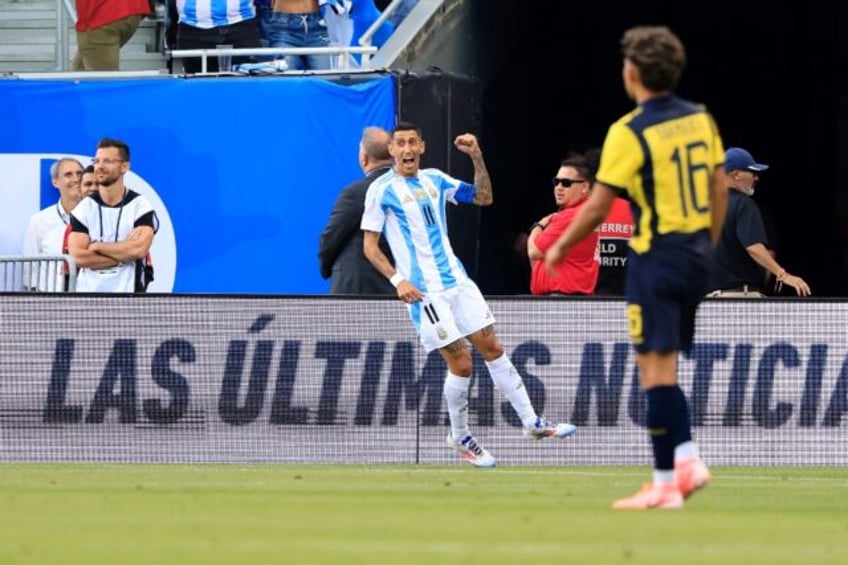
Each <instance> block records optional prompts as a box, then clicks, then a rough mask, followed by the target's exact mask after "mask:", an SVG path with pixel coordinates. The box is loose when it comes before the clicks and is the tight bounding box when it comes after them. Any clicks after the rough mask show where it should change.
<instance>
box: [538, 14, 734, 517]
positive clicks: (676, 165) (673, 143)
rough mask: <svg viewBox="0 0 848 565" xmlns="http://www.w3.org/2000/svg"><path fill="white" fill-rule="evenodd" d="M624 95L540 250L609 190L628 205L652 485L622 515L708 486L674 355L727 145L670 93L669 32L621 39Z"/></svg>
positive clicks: (587, 226) (575, 233)
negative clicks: (569, 211) (583, 182)
mask: <svg viewBox="0 0 848 565" xmlns="http://www.w3.org/2000/svg"><path fill="white" fill-rule="evenodd" d="M621 46H622V55H623V58H624V67H623V71H622V77H623V79H624V89H625V91H627V94H628V96H629V97H630V98H631V99H632V100H633V101H634V102H636V104H637V107H636V109H635V110H633V111H631V112H630V113H628V114H626V115H625V116H624V117H622V118H621V119H619V120H618V121H617V122H615V123H614V124H613V125H612V126H611V127H610V128H609V131H608V132H607V137H606V140H605V141H604V145H603V149H602V152H601V164H600V167H599V170H598V173H597V175H596V176H595V178H596V183H595V187H594V189H593V190H592V195H591V196H590V198H589V201H588V202H587V203H586V205H585V206H584V207H583V209H582V210H580V213H579V214H578V216H577V218H575V220H574V222H573V223H572V224H571V226H570V227H569V229H568V230H566V232H565V233H563V234H562V236H561V237H560V239H559V240H558V241H557V243H555V244H554V245H553V246H552V247H551V248H549V249H548V251H547V253H546V255H545V263H546V265H547V266H548V268H549V270H550V271H551V272H553V267H554V265H556V264H557V263H558V262H559V261H561V260H562V259H563V257H565V255H566V253H568V250H569V249H570V248H571V247H572V246H573V245H574V244H575V243H576V242H578V241H580V240H581V239H582V238H583V237H584V236H585V235H586V234H587V233H589V232H590V231H591V230H593V229H595V227H596V226H597V225H598V224H600V223H601V222H602V221H603V219H604V218H605V217H606V216H607V214H608V212H609V210H610V206H611V205H612V202H613V200H614V198H615V197H616V195H617V194H618V193H622V194H623V195H624V196H626V197H627V198H628V199H629V200H630V202H631V205H632V207H633V210H634V214H633V216H634V218H636V229H635V233H634V235H633V237H632V238H631V240H630V249H629V258H628V261H627V265H628V267H627V284H626V291H625V294H626V301H627V322H628V325H629V328H630V338H631V341H632V342H633V345H634V347H635V349H636V361H637V364H638V365H639V375H640V380H641V385H642V389H643V390H645V392H646V395H647V422H646V423H647V427H648V433H649V435H650V438H651V444H652V446H653V451H654V474H653V475H654V476H653V482H652V483H648V484H646V485H645V486H644V487H643V488H642V490H640V491H639V492H637V493H636V494H635V495H633V496H631V497H629V498H623V499H621V500H617V501H615V502H614V503H613V508H618V509H647V508H679V507H681V506H683V500H684V498H686V497H688V496H689V495H690V494H692V493H693V492H694V491H695V490H697V489H699V488H701V487H703V486H705V485H706V484H707V482H708V481H709V480H710V473H709V471H708V470H707V467H706V466H705V465H704V464H703V463H702V462H701V459H700V457H699V455H698V451H697V448H696V446H695V444H694V443H693V441H692V433H691V429H690V423H689V407H688V404H687V401H686V397H685V396H684V394H683V391H682V390H681V389H680V387H679V386H678V385H677V356H678V351H681V350H682V351H689V350H690V348H691V346H692V340H693V337H694V331H695V311H696V309H697V307H698V303H699V302H700V300H701V297H703V296H704V293H705V291H706V284H707V281H708V280H709V254H710V237H711V236H712V239H713V240H715V238H716V237H717V234H718V233H720V231H721V224H722V221H723V217H724V211H725V206H726V201H727V195H726V193H725V192H723V191H722V188H721V187H723V186H724V182H723V181H724V179H723V172H722V169H721V167H720V166H721V164H722V162H723V160H724V157H723V153H724V147H723V144H722V141H721V137H719V133H718V129H717V128H716V125H715V122H714V121H713V118H712V116H711V115H710V114H709V113H708V112H707V111H706V109H705V108H704V107H703V106H701V105H698V104H693V103H692V102H688V101H686V100H682V99H680V98H678V97H677V96H675V95H674V93H673V92H674V89H675V88H676V87H677V83H678V80H679V79H680V75H681V73H682V72H683V67H684V66H685V63H686V52H685V50H684V48H683V44H682V43H681V42H680V40H679V39H678V38H677V36H675V35H674V34H673V33H672V32H671V31H670V30H669V29H668V28H666V27H635V28H632V29H629V30H627V31H626V32H625V34H624V37H623V38H622V41H621Z"/></svg>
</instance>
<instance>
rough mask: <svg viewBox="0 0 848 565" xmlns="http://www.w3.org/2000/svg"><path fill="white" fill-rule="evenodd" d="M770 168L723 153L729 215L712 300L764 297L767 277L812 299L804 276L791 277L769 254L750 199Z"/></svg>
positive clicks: (734, 151) (741, 153) (734, 150)
mask: <svg viewBox="0 0 848 565" xmlns="http://www.w3.org/2000/svg"><path fill="white" fill-rule="evenodd" d="M766 169H768V165H764V164H762V163H757V162H756V161H754V158H753V157H752V156H751V154H750V153H749V152H747V151H746V150H744V149H742V148H740V147H731V148H729V149H728V150H727V151H726V152H725V154H724V170H725V172H726V173H727V175H726V178H727V182H728V189H730V190H728V191H727V214H726V216H725V220H724V227H723V228H722V231H721V235H720V236H719V239H718V241H717V242H716V244H715V249H714V265H713V271H712V274H711V276H710V285H709V288H710V291H711V292H709V293H708V294H707V296H710V297H716V296H721V297H729V298H759V297H762V296H764V294H763V288H762V287H763V286H764V283H765V281H766V275H765V273H764V272H763V269H765V271H767V272H768V273H770V274H772V275H774V277H775V280H776V288H777V290H780V289H781V288H782V287H783V285H784V284H785V285H787V286H791V287H792V288H794V289H795V292H797V293H798V295H799V296H809V294H810V287H809V286H808V285H807V283H806V282H805V281H804V279H802V278H801V277H796V276H794V275H790V274H789V273H788V272H786V269H784V268H783V267H781V266H780V265H779V264H778V263H777V261H775V259H774V257H773V255H772V253H771V252H770V251H769V249H768V247H767V245H768V239H767V237H766V230H765V227H764V225H763V218H762V216H761V215H760V210H759V208H757V205H756V203H754V201H753V200H751V198H749V197H750V196H753V194H754V186H755V185H756V184H757V181H758V180H759V176H758V173H761V172H763V171H765V170H766Z"/></svg>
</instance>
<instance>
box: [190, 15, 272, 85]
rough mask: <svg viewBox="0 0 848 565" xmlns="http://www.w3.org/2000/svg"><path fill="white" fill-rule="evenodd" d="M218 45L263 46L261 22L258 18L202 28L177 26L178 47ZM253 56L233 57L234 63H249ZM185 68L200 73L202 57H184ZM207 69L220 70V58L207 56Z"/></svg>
mask: <svg viewBox="0 0 848 565" xmlns="http://www.w3.org/2000/svg"><path fill="white" fill-rule="evenodd" d="M216 45H232V46H233V47H237V48H247V47H261V46H262V44H261V42H260V40H259V22H257V20H256V18H252V19H249V20H245V21H243V22H238V23H236V24H231V25H224V26H220V27H213V28H211V29H200V28H197V27H192V26H190V25H186V24H183V23H181V24H179V25H178V26H177V49H215V46H216ZM252 60H253V58H252V57H233V65H239V64H241V63H248V62H250V61H252ZM183 69H185V72H187V73H199V72H200V69H201V62H200V57H189V58H186V59H183ZM206 70H207V71H208V72H210V73H214V72H217V71H218V58H217V57H215V56H211V57H207V58H206Z"/></svg>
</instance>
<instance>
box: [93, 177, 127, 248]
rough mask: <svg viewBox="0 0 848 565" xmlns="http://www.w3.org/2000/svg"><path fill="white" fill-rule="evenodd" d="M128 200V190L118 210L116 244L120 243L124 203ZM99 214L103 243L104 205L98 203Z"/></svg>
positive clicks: (125, 191) (125, 190)
mask: <svg viewBox="0 0 848 565" xmlns="http://www.w3.org/2000/svg"><path fill="white" fill-rule="evenodd" d="M126 200H127V189H124V195H123V196H122V197H121V206H120V208H118V221H117V222H115V243H118V229H119V228H120V227H121V214H123V213H124V202H126ZM97 212H98V213H99V214H100V241H103V204H101V203H100V202H98V203H97Z"/></svg>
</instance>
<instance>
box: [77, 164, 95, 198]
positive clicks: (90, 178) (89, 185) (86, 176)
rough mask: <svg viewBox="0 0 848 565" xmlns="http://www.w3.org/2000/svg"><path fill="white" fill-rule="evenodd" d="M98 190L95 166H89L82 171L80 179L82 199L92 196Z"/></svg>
mask: <svg viewBox="0 0 848 565" xmlns="http://www.w3.org/2000/svg"><path fill="white" fill-rule="evenodd" d="M96 190H97V177H96V176H95V174H94V165H88V166H87V167H86V168H84V169H83V170H82V178H81V179H80V198H85V197H86V196H91V194H92V193H93V192H95V191H96Z"/></svg>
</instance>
